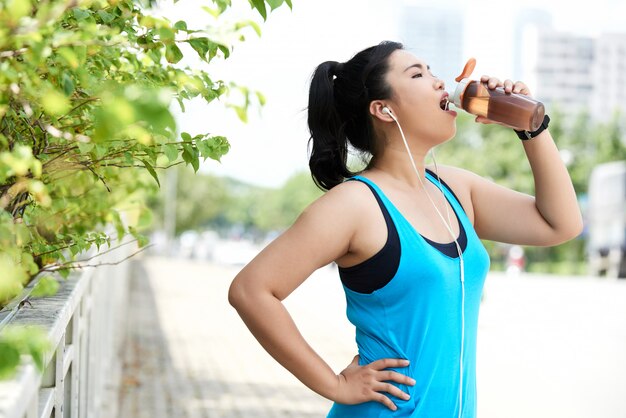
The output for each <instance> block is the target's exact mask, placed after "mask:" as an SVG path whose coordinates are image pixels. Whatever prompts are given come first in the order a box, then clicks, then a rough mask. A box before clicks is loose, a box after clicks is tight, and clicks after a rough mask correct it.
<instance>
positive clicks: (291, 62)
mask: <svg viewBox="0 0 626 418" xmlns="http://www.w3.org/2000/svg"><path fill="white" fill-rule="evenodd" d="M205 1H206V0H205ZM198 3H199V1H198V0H180V1H179V2H177V3H175V4H173V5H168V4H165V3H164V4H163V6H162V10H163V11H164V12H165V14H166V16H167V17H168V18H169V19H170V20H172V21H176V20H179V19H183V20H185V21H187V22H188V23H189V26H190V27H193V26H195V27H200V26H204V25H206V24H212V22H213V20H212V18H211V17H210V16H209V15H208V14H206V13H205V12H203V11H200V10H199V8H198ZM207 3H208V2H207ZM233 3H234V4H235V5H234V9H233V10H232V11H231V12H229V13H228V15H227V18H229V19H241V18H253V19H255V20H259V19H258V18H257V17H256V15H255V12H252V11H251V10H250V7H249V6H248V2H247V1H245V0H235V1H233ZM520 3H521V2H520V1H519V0H515V1H514V0H500V1H496V0H469V1H458V0H448V1H438V2H435V1H430V2H426V1H421V0H387V1H383V0H381V1H373V0H293V10H289V8H287V7H286V6H283V7H281V8H279V9H277V10H276V11H274V12H273V13H271V14H270V15H269V16H268V19H267V21H266V22H264V23H262V24H261V29H262V36H261V38H258V37H257V36H256V35H255V34H254V32H252V31H250V32H248V34H247V36H246V41H245V42H243V43H239V44H236V45H235V48H234V51H233V53H232V55H231V58H229V59H228V60H225V61H224V62H220V63H217V64H213V63H212V64H211V66H210V67H207V68H206V69H208V72H209V74H210V75H211V77H212V78H213V79H222V80H225V81H236V82H237V84H240V85H245V86H247V87H249V88H251V89H255V90H259V91H261V92H262V93H263V94H264V95H265V97H266V99H267V103H266V105H265V106H264V107H263V108H262V109H260V110H259V109H258V108H256V107H253V108H251V109H250V111H249V122H248V123H247V124H242V123H241V122H240V121H239V119H238V118H237V117H236V115H235V114H234V112H233V111H232V110H230V111H226V110H224V106H223V104H222V103H212V104H209V105H207V104H204V103H201V101H199V100H194V101H193V102H192V103H190V104H189V105H188V106H187V111H186V112H185V113H183V114H178V117H177V119H178V121H179V127H180V130H181V131H186V132H189V133H191V134H196V133H206V132H211V133H212V134H215V135H224V136H226V137H228V139H229V141H230V143H231V150H230V152H229V153H228V154H227V155H226V156H224V157H223V158H222V161H221V163H218V162H215V161H212V160H207V162H206V163H204V164H203V165H202V168H201V170H202V171H204V172H208V173H213V174H216V175H227V176H231V177H235V178H237V179H240V180H243V181H246V182H249V183H253V184H257V185H261V186H268V187H279V186H281V185H282V184H283V183H284V182H285V181H286V180H287V179H288V178H289V177H290V176H291V175H292V174H294V173H296V172H298V171H303V170H308V157H307V143H308V137H309V135H308V130H307V126H306V105H307V100H308V83H309V80H310V77H311V75H312V73H313V70H314V69H315V67H316V66H317V65H319V64H320V63H322V62H324V61H328V60H335V61H346V60H348V59H349V58H350V57H351V56H352V55H354V54H355V53H356V52H358V51H360V50H361V49H364V48H366V47H368V46H370V45H374V44H377V43H379V42H380V41H381V40H400V41H402V39H401V38H400V35H399V34H400V33H401V31H400V29H399V27H398V24H397V22H398V20H399V17H400V15H401V13H402V10H403V8H402V6H403V5H405V4H411V5H419V6H426V7H431V6H434V5H437V6H436V7H441V5H445V6H447V7H452V8H455V9H459V10H461V11H462V12H463V13H464V16H465V19H464V20H465V39H464V51H465V55H466V57H470V56H474V57H476V58H477V60H478V65H477V67H476V70H475V72H474V75H480V74H493V75H495V76H498V77H500V78H502V79H505V78H508V77H511V76H510V73H511V71H512V58H511V48H512V39H513V38H512V34H513V32H512V22H513V21H514V19H515V17H516V15H517V13H518V11H519V10H520V8H522V7H524V8H537V9H540V10H546V11H547V12H549V13H550V14H551V15H552V19H553V27H554V29H556V30H560V31H566V32H569V33H572V34H580V35H587V36H597V35H599V34H601V33H604V32H626V2H624V1H621V0H594V1H593V2H586V3H583V4H584V5H585V7H578V6H573V4H575V3H576V2H573V1H571V0H525V1H524V6H521V4H520ZM204 4H206V3H204ZM592 5H593V6H592ZM189 55H190V56H189V57H186V58H185V61H184V62H185V63H187V64H188V65H190V66H199V67H201V65H202V64H201V63H200V62H199V61H198V60H196V59H193V58H192V55H193V52H192V53H190V54H189ZM420 58H423V59H425V60H428V57H420ZM460 70H461V68H459V72H460ZM434 72H435V74H436V69H434ZM530 87H531V90H532V87H533V86H532V85H531V86H530ZM452 89H453V86H447V90H448V91H450V90H452Z"/></svg>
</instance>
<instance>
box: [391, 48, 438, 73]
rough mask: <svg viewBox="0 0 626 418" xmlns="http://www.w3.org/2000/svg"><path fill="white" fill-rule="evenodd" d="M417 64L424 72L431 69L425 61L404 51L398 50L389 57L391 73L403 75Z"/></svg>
mask: <svg viewBox="0 0 626 418" xmlns="http://www.w3.org/2000/svg"><path fill="white" fill-rule="evenodd" d="M417 64H419V65H420V66H421V68H422V69H424V70H426V69H428V68H429V67H428V64H427V63H426V62H425V61H424V60H422V59H420V58H418V57H416V56H415V55H413V54H412V53H410V52H408V51H405V50H403V49H398V50H396V51H394V52H393V53H392V54H391V55H390V56H389V70H390V71H391V72H397V73H402V72H404V71H405V70H406V69H407V68H409V67H411V66H415V65H417Z"/></svg>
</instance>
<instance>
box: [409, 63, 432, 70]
mask: <svg viewBox="0 0 626 418" xmlns="http://www.w3.org/2000/svg"><path fill="white" fill-rule="evenodd" d="M411 68H419V69H420V70H423V69H424V66H423V65H422V64H413V65H409V66H408V67H406V68H405V69H404V71H408V70H410V69H411ZM426 69H427V70H428V71H430V65H427V66H426Z"/></svg>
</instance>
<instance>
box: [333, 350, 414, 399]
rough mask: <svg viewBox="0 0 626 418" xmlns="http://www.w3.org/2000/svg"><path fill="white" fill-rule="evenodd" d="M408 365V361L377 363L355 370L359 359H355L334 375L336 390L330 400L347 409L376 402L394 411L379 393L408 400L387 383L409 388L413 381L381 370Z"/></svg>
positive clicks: (396, 360)
mask: <svg viewBox="0 0 626 418" xmlns="http://www.w3.org/2000/svg"><path fill="white" fill-rule="evenodd" d="M408 365H409V361H408V360H402V359H381V360H377V361H374V362H372V363H370V364H366V365H364V366H359V356H358V355H356V356H355V357H354V359H353V360H352V363H350V365H348V367H346V368H345V369H344V370H343V371H342V372H341V373H340V374H339V375H337V379H338V387H337V392H336V396H335V399H333V400H334V401H335V402H337V403H342V404H347V405H354V404H359V403H363V402H368V401H376V402H380V403H382V404H383V405H385V406H386V407H387V408H389V409H391V410H392V411H395V410H396V409H398V407H397V406H396V405H395V404H394V403H393V402H392V401H391V399H389V397H387V396H385V395H384V394H383V393H382V392H384V393H388V394H390V395H393V396H395V397H396V398H399V399H404V400H409V399H410V395H409V394H408V393H405V392H403V391H401V390H400V389H399V388H398V387H396V386H394V385H392V384H391V383H389V382H390V381H391V382H396V383H400V384H404V385H408V386H413V385H414V384H415V380H413V379H411V378H410V377H408V376H405V375H403V374H401V373H398V372H395V371H393V370H385V369H389V368H392V367H394V368H397V367H407V366H408Z"/></svg>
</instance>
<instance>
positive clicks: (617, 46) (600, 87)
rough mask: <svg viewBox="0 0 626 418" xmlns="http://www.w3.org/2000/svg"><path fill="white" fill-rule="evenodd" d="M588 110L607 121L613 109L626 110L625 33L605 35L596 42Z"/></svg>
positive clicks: (623, 111)
mask: <svg viewBox="0 0 626 418" xmlns="http://www.w3.org/2000/svg"><path fill="white" fill-rule="evenodd" d="M592 75H593V80H594V88H593V96H592V100H591V112H592V115H593V117H594V118H595V119H597V120H601V121H607V120H609V119H610V118H611V117H612V116H613V114H614V112H615V111H616V110H621V113H622V114H624V113H625V112H626V33H614V34H604V35H602V36H600V37H598V39H596V41H595V50H594V66H593V71H592Z"/></svg>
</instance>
